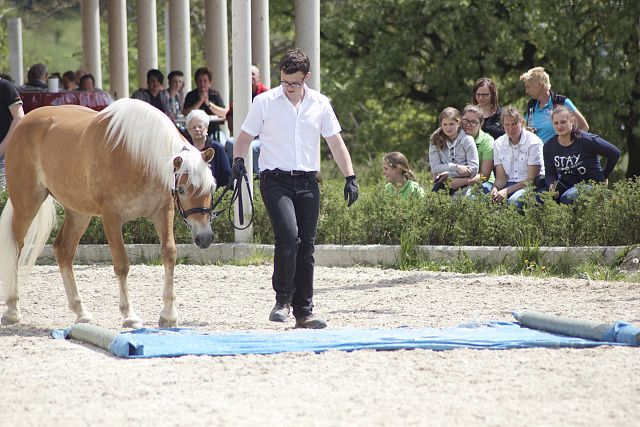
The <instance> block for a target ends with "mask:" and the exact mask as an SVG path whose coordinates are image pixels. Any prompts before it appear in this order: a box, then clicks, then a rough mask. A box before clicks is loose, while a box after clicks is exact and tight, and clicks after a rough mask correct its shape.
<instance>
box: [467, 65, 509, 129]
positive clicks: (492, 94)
mask: <svg viewBox="0 0 640 427" xmlns="http://www.w3.org/2000/svg"><path fill="white" fill-rule="evenodd" d="M471 103H472V104H473V105H477V106H478V107H480V109H481V110H482V117H483V119H484V120H483V123H482V130H483V131H484V132H486V133H488V134H489V135H491V137H492V138H493V139H496V138H498V137H500V136H502V135H504V129H502V124H501V123H500V114H501V113H502V108H501V107H500V104H499V103H498V88H496V84H495V83H494V82H493V80H491V79H490V78H487V77H482V78H480V79H478V80H476V82H475V83H474V85H473V99H472V100H471Z"/></svg>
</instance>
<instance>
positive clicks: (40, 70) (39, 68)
mask: <svg viewBox="0 0 640 427" xmlns="http://www.w3.org/2000/svg"><path fill="white" fill-rule="evenodd" d="M48 73H49V70H47V66H46V65H44V64H40V63H37V64H33V65H32V66H31V67H29V71H27V82H34V81H36V80H45V79H46V78H47V74H48Z"/></svg>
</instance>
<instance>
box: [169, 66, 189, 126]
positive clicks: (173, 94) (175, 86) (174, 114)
mask: <svg viewBox="0 0 640 427" xmlns="http://www.w3.org/2000/svg"><path fill="white" fill-rule="evenodd" d="M167 82H168V84H169V88H168V89H167V90H166V91H165V92H166V93H167V97H168V98H169V117H171V120H173V121H174V122H175V121H176V119H177V118H178V116H180V115H182V104H183V103H184V94H183V93H182V88H183V87H184V73H183V72H182V71H172V72H170V73H169V75H168V76H167Z"/></svg>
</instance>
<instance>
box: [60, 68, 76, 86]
mask: <svg viewBox="0 0 640 427" xmlns="http://www.w3.org/2000/svg"><path fill="white" fill-rule="evenodd" d="M62 87H63V88H64V90H78V84H77V83H76V73H74V72H73V71H66V72H65V73H64V74H63V75H62Z"/></svg>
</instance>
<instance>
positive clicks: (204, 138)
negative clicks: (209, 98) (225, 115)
mask: <svg viewBox="0 0 640 427" xmlns="http://www.w3.org/2000/svg"><path fill="white" fill-rule="evenodd" d="M186 126H187V132H188V133H189V138H187V139H188V140H189V142H190V143H191V145H193V146H194V147H196V148H197V149H198V150H200V151H204V150H206V149H207V148H213V151H214V153H215V155H214V156H213V160H211V164H210V165H211V173H212V174H213V177H214V178H215V179H216V184H217V185H218V188H224V187H225V186H226V185H227V184H228V183H229V178H230V177H231V165H229V159H228V158H227V155H226V154H225V152H224V148H223V147H222V144H220V143H219V142H218V141H216V140H215V139H213V135H209V134H208V128H209V116H208V115H207V113H205V112H204V111H203V110H200V109H195V110H191V112H190V113H189V114H188V115H187V119H186Z"/></svg>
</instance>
